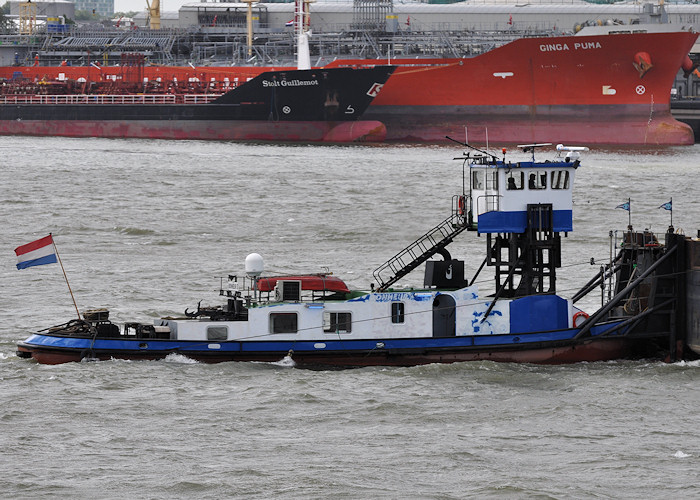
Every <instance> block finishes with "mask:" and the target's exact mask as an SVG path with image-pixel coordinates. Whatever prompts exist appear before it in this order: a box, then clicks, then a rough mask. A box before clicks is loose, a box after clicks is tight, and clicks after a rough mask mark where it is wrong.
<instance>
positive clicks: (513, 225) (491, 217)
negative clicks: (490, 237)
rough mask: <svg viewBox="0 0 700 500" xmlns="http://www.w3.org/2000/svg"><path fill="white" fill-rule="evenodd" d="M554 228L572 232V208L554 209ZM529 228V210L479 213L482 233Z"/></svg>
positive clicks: (523, 230)
mask: <svg viewBox="0 0 700 500" xmlns="http://www.w3.org/2000/svg"><path fill="white" fill-rule="evenodd" d="M553 224H554V230H555V231H559V232H563V231H566V232H570V231H572V230H573V227H574V223H573V214H572V212H571V210H555V211H554V221H553ZM526 228H527V212H525V211H522V212H486V213H484V214H481V215H479V218H478V231H479V232H480V233H523V232H525V229H526Z"/></svg>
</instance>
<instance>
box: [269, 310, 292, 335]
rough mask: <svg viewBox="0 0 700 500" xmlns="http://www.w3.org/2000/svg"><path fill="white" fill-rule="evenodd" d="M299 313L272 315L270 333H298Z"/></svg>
mask: <svg viewBox="0 0 700 500" xmlns="http://www.w3.org/2000/svg"><path fill="white" fill-rule="evenodd" d="M297 330H298V326H297V313H270V333H297Z"/></svg>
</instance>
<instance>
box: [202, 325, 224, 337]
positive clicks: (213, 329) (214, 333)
mask: <svg viewBox="0 0 700 500" xmlns="http://www.w3.org/2000/svg"><path fill="white" fill-rule="evenodd" d="M227 339H228V327H227V326H208V327H207V340H227Z"/></svg>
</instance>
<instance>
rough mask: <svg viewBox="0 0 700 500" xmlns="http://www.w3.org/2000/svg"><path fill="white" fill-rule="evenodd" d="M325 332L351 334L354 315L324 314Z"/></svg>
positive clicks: (347, 313)
mask: <svg viewBox="0 0 700 500" xmlns="http://www.w3.org/2000/svg"><path fill="white" fill-rule="evenodd" d="M323 331H324V332H326V333H336V332H337V333H350V332H351V331H352V313H349V312H324V313H323Z"/></svg>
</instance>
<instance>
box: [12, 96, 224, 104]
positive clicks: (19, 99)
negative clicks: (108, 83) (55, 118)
mask: <svg viewBox="0 0 700 500" xmlns="http://www.w3.org/2000/svg"><path fill="white" fill-rule="evenodd" d="M219 96H221V94H185V95H172V94H162V95H161V94H151V95H145V94H143V95H84V94H83V95H36V94H31V95H25V94H11V95H1V96H0V104H207V103H209V102H212V101H213V100H214V99H216V98H217V97H219Z"/></svg>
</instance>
